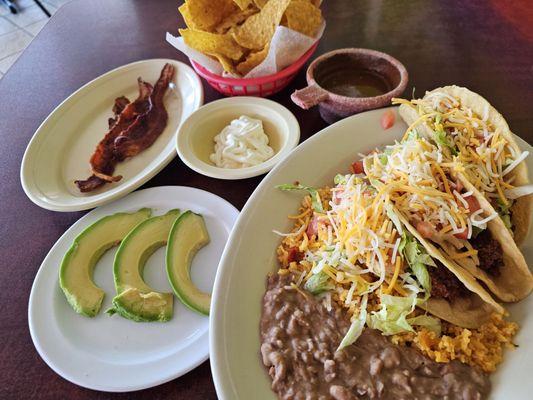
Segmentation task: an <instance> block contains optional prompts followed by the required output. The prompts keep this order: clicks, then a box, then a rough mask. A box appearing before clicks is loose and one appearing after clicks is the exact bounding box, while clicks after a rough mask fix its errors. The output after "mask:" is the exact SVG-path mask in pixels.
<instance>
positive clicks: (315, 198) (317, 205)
mask: <svg viewBox="0 0 533 400" xmlns="http://www.w3.org/2000/svg"><path fill="white" fill-rule="evenodd" d="M276 188H277V189H281V190H285V191H293V190H305V191H307V192H308V193H309V194H310V195H311V205H312V206H313V210H315V211H316V212H319V213H324V212H325V211H324V207H322V200H320V195H319V194H318V190H316V189H315V188H314V187H311V186H303V185H301V184H297V185H293V184H291V183H286V184H284V185H278V186H276Z"/></svg>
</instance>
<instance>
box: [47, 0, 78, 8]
mask: <svg viewBox="0 0 533 400" xmlns="http://www.w3.org/2000/svg"><path fill="white" fill-rule="evenodd" d="M71 1H72V0H45V2H46V3H48V4H51V5H53V6H54V7H56V8H59V7H61V6H64V5H65V4H67V3H70V2H71Z"/></svg>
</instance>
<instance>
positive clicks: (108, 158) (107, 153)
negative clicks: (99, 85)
mask: <svg viewBox="0 0 533 400" xmlns="http://www.w3.org/2000/svg"><path fill="white" fill-rule="evenodd" d="M138 84H139V97H138V98H137V99H136V100H135V101H134V102H133V103H129V104H127V105H125V106H124V108H123V109H122V112H121V113H120V115H119V116H118V117H116V121H115V122H114V123H113V126H112V128H111V129H110V130H109V132H108V133H107V134H106V135H105V136H104V138H103V139H102V140H101V141H100V143H98V146H96V150H95V151H94V153H93V155H92V156H91V160H90V162H91V167H92V170H93V175H92V176H90V177H89V178H87V179H85V180H78V181H75V183H76V185H77V186H78V188H79V189H80V191H81V192H90V191H92V190H94V189H96V188H98V187H100V186H102V185H104V184H105V183H106V182H113V181H117V180H120V179H121V178H122V177H121V176H117V177H113V176H112V175H113V172H114V170H115V165H116V163H117V159H116V157H115V151H114V142H115V139H116V138H117V137H118V136H119V135H120V134H121V133H122V132H123V131H124V130H126V129H127V128H128V127H129V126H130V125H131V124H132V123H133V122H134V121H135V120H136V119H137V118H138V117H139V116H140V115H143V114H146V113H147V112H149V111H150V110H151V108H152V101H151V98H150V96H151V94H152V92H153V87H152V85H150V84H149V83H147V82H144V81H143V80H142V79H140V78H139V79H138ZM119 99H122V98H120V97H119ZM119 99H117V100H115V105H114V107H113V111H115V113H116V111H118V110H119V107H121V106H122V105H124V101H123V100H119ZM124 99H125V98H124Z"/></svg>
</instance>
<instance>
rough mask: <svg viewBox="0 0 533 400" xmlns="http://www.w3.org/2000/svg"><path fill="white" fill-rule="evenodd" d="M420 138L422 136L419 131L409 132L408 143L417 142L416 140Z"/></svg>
mask: <svg viewBox="0 0 533 400" xmlns="http://www.w3.org/2000/svg"><path fill="white" fill-rule="evenodd" d="M419 138H420V135H419V134H418V132H417V130H416V129H414V128H413V129H411V130H410V131H409V133H408V134H407V141H409V140H415V139H419Z"/></svg>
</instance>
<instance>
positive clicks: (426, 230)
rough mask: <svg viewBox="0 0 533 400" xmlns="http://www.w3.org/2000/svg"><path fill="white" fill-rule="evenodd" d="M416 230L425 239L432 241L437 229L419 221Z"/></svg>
mask: <svg viewBox="0 0 533 400" xmlns="http://www.w3.org/2000/svg"><path fill="white" fill-rule="evenodd" d="M416 230H417V231H418V233H420V234H421V235H422V237H423V238H425V239H431V238H432V237H433V235H434V234H435V229H434V228H433V227H432V226H431V224H430V223H429V222H426V221H418V222H417V223H416Z"/></svg>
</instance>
